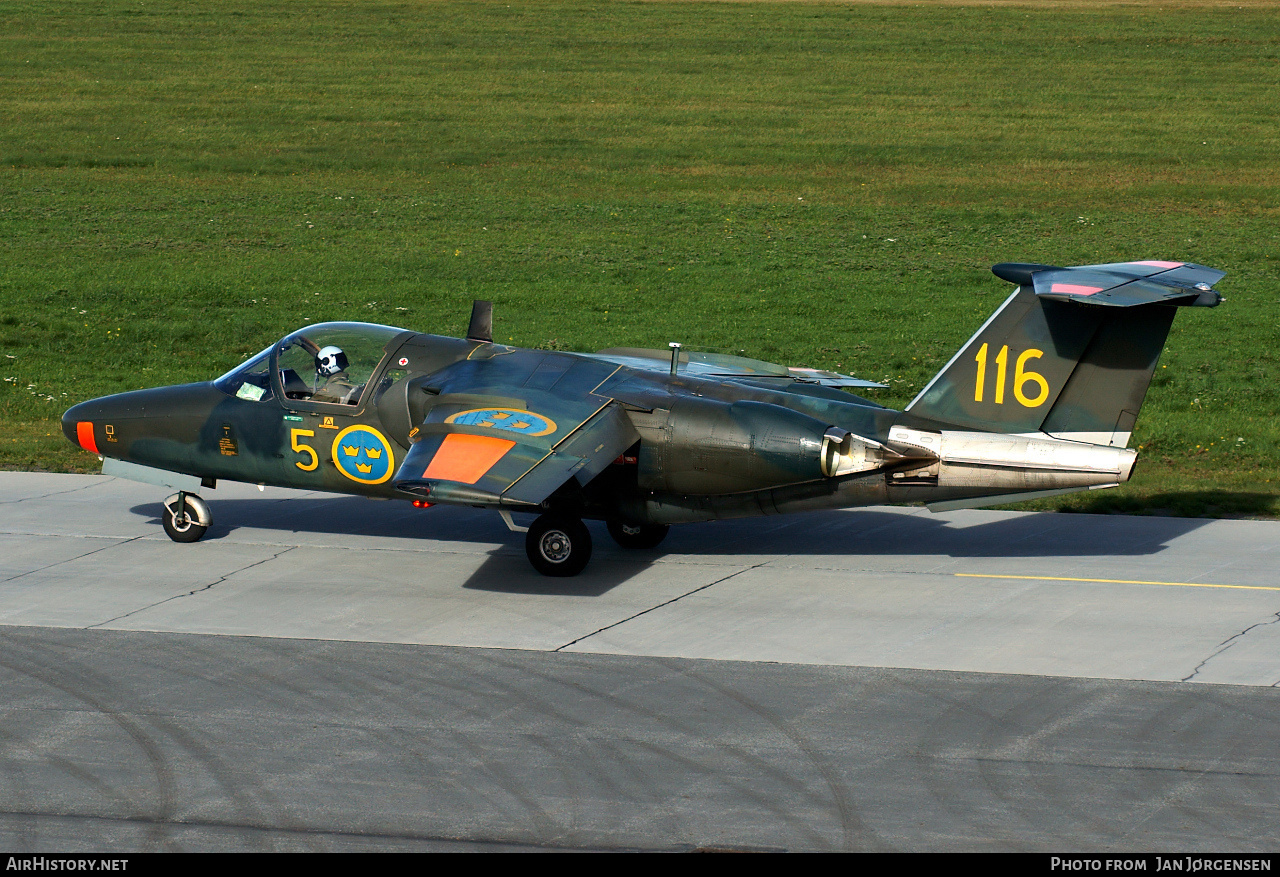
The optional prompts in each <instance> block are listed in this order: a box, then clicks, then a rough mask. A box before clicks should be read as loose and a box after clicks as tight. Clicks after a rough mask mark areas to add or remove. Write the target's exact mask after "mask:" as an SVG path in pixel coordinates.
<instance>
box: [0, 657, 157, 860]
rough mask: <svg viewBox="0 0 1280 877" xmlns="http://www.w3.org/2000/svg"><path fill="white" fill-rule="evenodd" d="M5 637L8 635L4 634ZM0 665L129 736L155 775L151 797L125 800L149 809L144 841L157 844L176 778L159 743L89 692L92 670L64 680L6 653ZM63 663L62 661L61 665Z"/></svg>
mask: <svg viewBox="0 0 1280 877" xmlns="http://www.w3.org/2000/svg"><path fill="white" fill-rule="evenodd" d="M6 639H9V638H8V637H6ZM28 651H35V652H37V653H38V652H40V651H42V650H41V649H39V648H36V649H28ZM0 666H2V667H5V668H7V669H8V670H10V671H11V672H13V673H16V674H18V675H20V676H25V677H27V678H30V679H33V680H35V681H37V682H40V683H42V684H43V685H46V686H48V687H50V688H53V689H55V690H57V691H60V692H62V693H63V694H65V695H67V696H68V697H70V698H72V699H73V700H76V701H79V702H81V703H84V704H87V705H89V706H90V707H92V708H93V710H94V711H95V712H96V713H98V714H101V715H102V716H104V717H106V718H107V719H109V720H110V721H111V722H113V723H114V724H115V725H117V726H118V727H119V728H120V729H121V730H122V731H124V732H125V734H126V735H128V737H129V738H130V739H131V740H133V742H134V744H135V745H136V746H137V747H138V749H139V750H140V751H141V753H142V755H143V757H144V758H145V760H146V763H147V765H148V766H149V767H150V769H151V772H152V774H153V776H154V778H155V800H154V801H153V802H147V801H146V800H138V801H134V800H133V799H132V798H131V797H130V796H128V795H124V796H123V797H124V798H125V800H128V801H130V802H131V805H132V808H133V809H134V810H135V811H137V812H138V813H139V814H140V813H141V812H143V811H146V810H148V809H151V810H153V816H152V817H151V820H152V821H154V823H155V829H154V830H153V831H151V832H149V834H148V842H149V844H150V845H151V846H152V847H159V846H160V845H162V844H163V842H164V840H165V839H164V831H163V827H162V826H163V823H164V822H166V821H169V820H171V819H172V817H173V811H174V805H175V798H176V791H177V789H176V781H175V777H174V773H173V769H172V767H171V766H170V765H169V762H168V760H167V758H166V756H165V753H164V752H163V750H162V749H161V748H160V746H159V745H158V744H157V743H156V741H155V740H153V739H152V738H151V737H150V735H148V733H147V730H146V728H145V727H144V726H143V724H142V723H141V722H139V721H136V720H135V719H133V718H132V717H130V716H128V715H126V714H125V713H123V712H121V711H119V710H116V709H114V708H113V707H112V706H111V705H110V704H109V703H108V702H107V701H106V698H105V697H102V696H99V695H96V694H94V693H91V691H90V690H89V687H88V683H87V682H86V676H89V675H96V674H83V673H76V674H74V679H75V681H74V682H71V681H64V679H63V678H62V677H63V676H64V675H66V671H65V670H64V669H63V667H58V668H55V669H51V668H49V667H46V666H36V667H32V666H30V665H29V664H26V665H24V664H19V663H16V662H14V661H13V660H11V659H9V658H8V657H7V656H3V657H0ZM64 666H65V665H64Z"/></svg>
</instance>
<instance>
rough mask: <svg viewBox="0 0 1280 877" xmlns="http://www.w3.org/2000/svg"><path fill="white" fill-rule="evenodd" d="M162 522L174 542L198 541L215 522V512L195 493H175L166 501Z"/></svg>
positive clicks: (166, 532)
mask: <svg viewBox="0 0 1280 877" xmlns="http://www.w3.org/2000/svg"><path fill="white" fill-rule="evenodd" d="M161 523H162V524H163V525H164V532H165V534H166V535H168V537H169V538H170V539H172V540H173V541H174V542H197V541H199V539H200V537H201V536H203V535H204V534H205V532H206V531H208V529H209V525H210V524H211V523H213V514H212V513H211V512H210V511H209V506H208V504H207V503H205V501H204V500H203V499H201V498H200V497H198V496H196V495H195V494H194V493H175V494H174V495H173V496H171V497H169V498H168V499H166V500H165V501H164V513H163V514H162V515H161Z"/></svg>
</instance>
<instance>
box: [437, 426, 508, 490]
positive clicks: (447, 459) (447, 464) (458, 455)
mask: <svg viewBox="0 0 1280 877" xmlns="http://www.w3.org/2000/svg"><path fill="white" fill-rule="evenodd" d="M515 445H516V443H515V442H513V441H509V440H507V439H500V438H494V437H493V436H487V435H467V434H464V433H460V432H453V433H449V434H448V435H446V436H445V437H444V442H443V443H442V444H441V445H440V450H438V451H436V455H435V456H434V457H432V458H431V463H430V465H428V466H427V471H425V472H423V473H422V477H423V478H437V479H439V480H441V481H457V482H459V483H461V484H475V483H476V482H477V481H479V480H480V479H481V478H482V477H483V476H484V473H486V472H488V471H489V470H490V469H492V468H493V464H494V463H496V462H498V461H499V460H501V459H502V456H503V454H505V453H506V452H507V451H509V450H511V449H512V448H514V447H515Z"/></svg>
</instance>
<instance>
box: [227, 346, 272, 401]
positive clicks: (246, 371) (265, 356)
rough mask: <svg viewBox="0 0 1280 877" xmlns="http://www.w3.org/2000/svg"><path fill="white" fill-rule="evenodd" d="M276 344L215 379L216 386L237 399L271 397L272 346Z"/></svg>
mask: <svg viewBox="0 0 1280 877" xmlns="http://www.w3.org/2000/svg"><path fill="white" fill-rule="evenodd" d="M274 346H275V345H274V344H273V345H272V346H271V347H268V348H267V349H266V350H264V351H262V352H261V353H259V354H258V355H257V356H254V357H253V358H251V359H249V360H248V361H247V362H245V363H242V364H241V365H238V366H236V367H235V368H233V369H232V370H231V371H229V372H227V373H226V374H225V375H223V376H222V377H220V378H218V379H217V380H215V381H214V382H213V383H214V386H216V387H217V388H218V389H219V390H221V391H222V392H224V393H226V394H228V395H230V396H235V397H236V398H237V399H247V400H249V401H250V402H261V401H263V400H264V399H270V398H271V395H272V391H271V348H272V347H274Z"/></svg>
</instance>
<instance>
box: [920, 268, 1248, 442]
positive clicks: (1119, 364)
mask: <svg viewBox="0 0 1280 877" xmlns="http://www.w3.org/2000/svg"><path fill="white" fill-rule="evenodd" d="M992 271H993V272H994V273H995V275H996V276H997V277H1000V278H1001V279H1003V280H1008V281H1010V282H1011V283H1016V284H1018V289H1017V291H1016V292H1014V293H1013V294H1012V295H1011V296H1009V298H1008V299H1007V300H1006V301H1005V303H1004V304H1003V305H1001V307H1000V309H999V310H997V311H996V312H995V314H993V315H992V316H991V318H990V319H989V320H987V322H986V323H985V324H984V325H983V326H982V328H980V329H979V330H978V331H977V333H976V334H975V335H974V336H973V337H972V338H970V339H969V341H968V342H967V343H966V344H965V345H964V347H962V348H961V349H960V352H959V353H957V354H956V355H955V356H954V357H953V358H952V359H951V361H950V362H949V363H947V365H946V366H944V367H943V369H942V371H940V372H939V373H938V374H937V375H936V376H935V377H934V379H933V380H932V381H930V382H929V384H928V385H927V386H926V387H925V388H924V389H923V390H921V391H920V394H919V395H918V396H916V398H915V399H913V400H912V401H911V404H909V405H908V406H907V408H906V413H907V414H909V415H911V418H912V420H919V421H923V422H924V423H922V424H921V425H930V424H931V425H935V426H943V427H949V428H952V429H956V428H958V429H970V430H980V431H984V432H1002V433H1021V434H1027V433H1035V432H1042V433H1047V434H1049V435H1052V436H1055V437H1057V438H1062V439H1069V440H1075V441H1085V442H1090V443H1092V444H1100V445H1112V446H1116V447H1124V446H1125V445H1126V444H1127V443H1128V441H1129V435H1130V433H1131V432H1132V431H1133V424H1134V421H1135V420H1136V419H1137V416H1138V409H1139V408H1141V407H1142V401H1143V399H1144V397H1145V396H1146V393H1147V388H1148V386H1150V384H1151V376H1152V374H1153V373H1154V371H1155V368H1156V364H1157V362H1158V361H1159V358H1160V352H1161V350H1163V348H1164V342H1165V339H1166V338H1167V337H1168V334H1169V328H1170V326H1171V325H1172V324H1173V317H1174V314H1175V313H1176V311H1175V309H1174V306H1179V305H1190V306H1198V307H1215V306H1216V305H1218V304H1219V303H1220V302H1221V301H1222V297H1221V296H1220V295H1218V293H1217V292H1215V291H1214V290H1213V284H1214V283H1217V282H1218V281H1219V280H1221V279H1222V278H1223V277H1225V276H1226V274H1225V272H1222V271H1217V270H1215V269H1213V268H1206V267H1204V266H1202V265H1191V264H1187V263H1183V262H1122V263H1116V264H1108V265H1086V266H1081V267H1075V268H1057V267H1054V266H1052V265H1023V264H1011V263H1003V264H1000V265H996V266H995V267H994V268H992Z"/></svg>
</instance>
